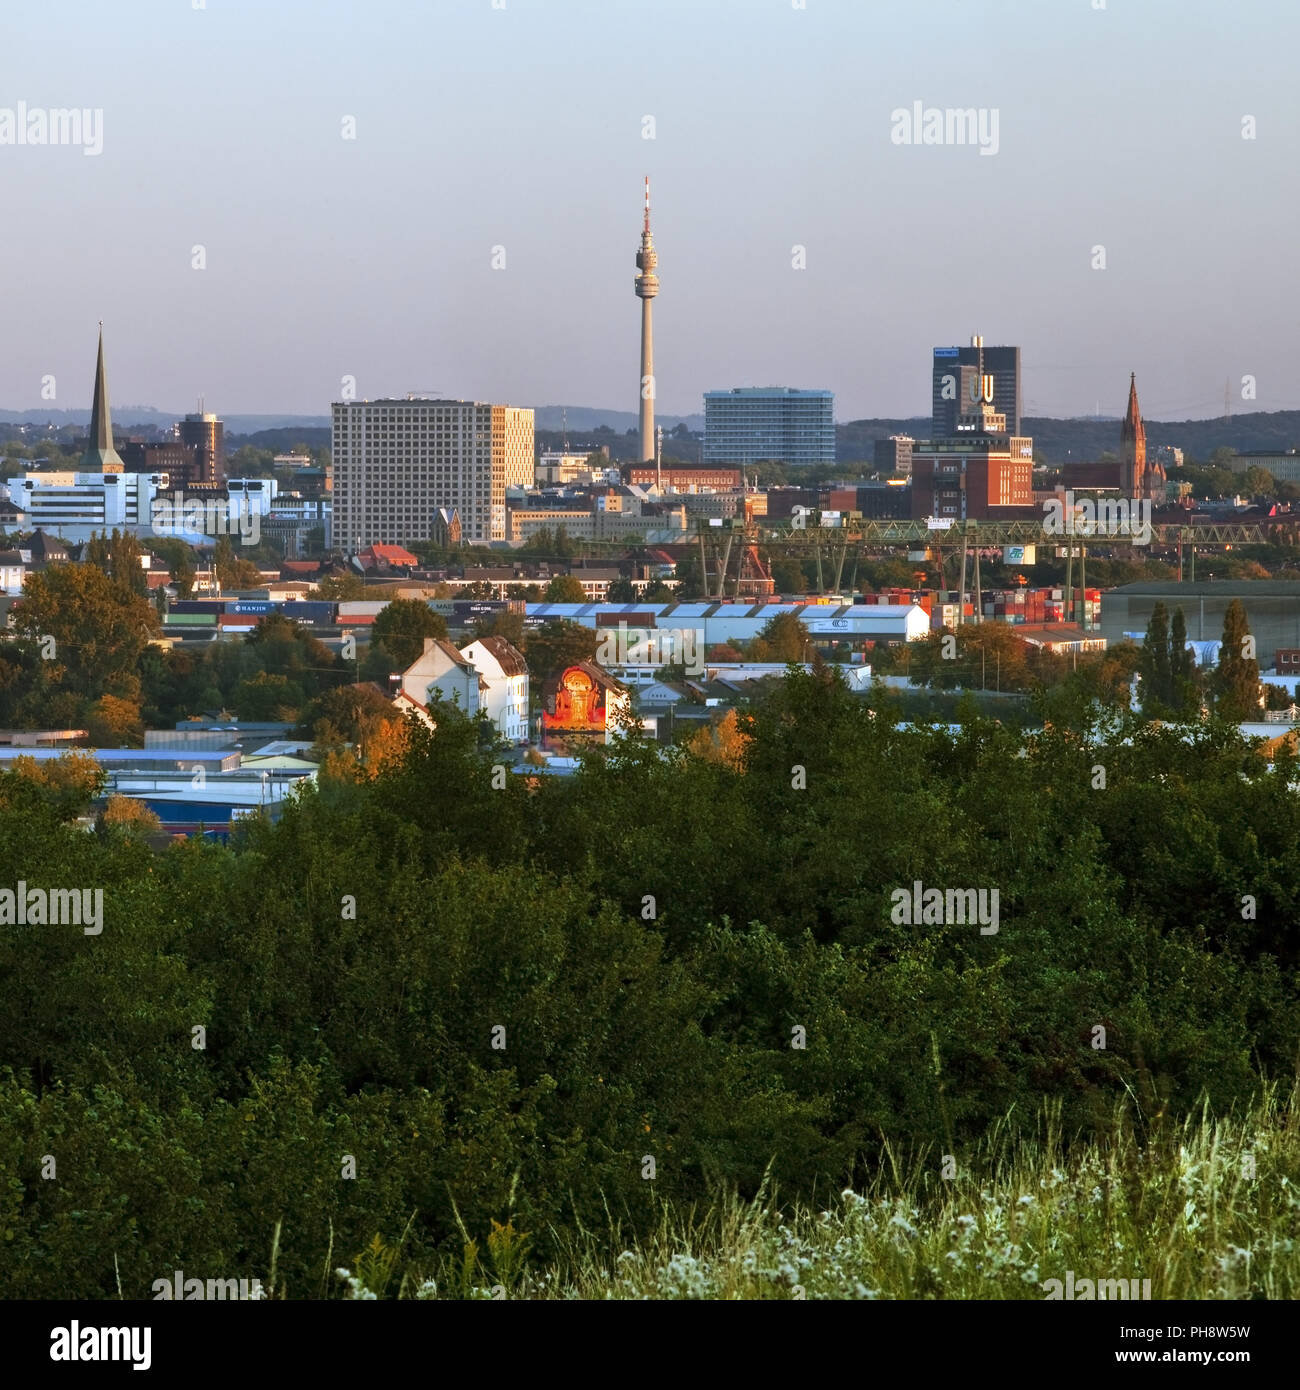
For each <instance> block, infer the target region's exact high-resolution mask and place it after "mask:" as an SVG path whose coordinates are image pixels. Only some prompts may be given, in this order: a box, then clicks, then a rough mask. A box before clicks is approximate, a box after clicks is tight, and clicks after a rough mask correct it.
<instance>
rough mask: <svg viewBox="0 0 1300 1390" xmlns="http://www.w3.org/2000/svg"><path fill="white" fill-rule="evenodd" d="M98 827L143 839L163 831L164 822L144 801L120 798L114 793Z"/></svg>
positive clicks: (125, 797) (129, 797)
mask: <svg viewBox="0 0 1300 1390" xmlns="http://www.w3.org/2000/svg"><path fill="white" fill-rule="evenodd" d="M97 827H98V828H101V829H102V828H109V829H113V830H118V831H120V832H121V833H123V834H126V835H131V836H141V837H143V836H148V835H157V834H158V833H159V832H160V831H161V830H162V822H161V821H160V820H159V819H158V817H157V816H156V815H155V814H154V813H153V812H152V811H151V810H150V809H149V808H148V807H147V806H146V805H145V804H144V802H143V801H137V800H136V799H135V797H133V796H119V795H118V794H117V793H116V792H114V793H113V794H112V795H111V796H110V797H109V798H108V804H107V805H106V806H105V807H104V809H103V810H102V811H101V812H100V814H99V819H98V822H97Z"/></svg>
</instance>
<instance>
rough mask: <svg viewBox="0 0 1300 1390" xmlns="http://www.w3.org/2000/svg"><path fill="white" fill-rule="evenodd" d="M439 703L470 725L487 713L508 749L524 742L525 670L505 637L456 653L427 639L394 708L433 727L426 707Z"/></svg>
mask: <svg viewBox="0 0 1300 1390" xmlns="http://www.w3.org/2000/svg"><path fill="white" fill-rule="evenodd" d="M437 699H441V700H445V701H447V702H448V703H449V704H456V705H458V706H459V707H460V709H461V710H462V711H463V712H464V713H465V714H467V715H468V716H469V717H470V718H471V719H472V718H473V717H474V716H475V715H477V714H479V713H480V712H482V713H485V714H486V715H487V716H488V718H489V719H490V720H491V721H492V723H493V725H494V727H495V728H496V731H497V733H499V734H500V735H501V737H502V738H504V739H508V740H509V741H510V742H511V743H525V742H527V740H528V665H527V663H526V662H525V661H524V658H523V655H522V654H521V653H520V652H518V651H516V649H515V648H514V647H513V646H511V644H510V643H509V642H507V641H506V639H505V638H504V637H480V638H478V639H476V640H475V641H473V642H470V643H468V644H467V645H466V646H465V647H463V648H462V649H461V650H460V651H457V650H456V648H455V647H454V646H452V644H451V643H450V642H446V641H443V640H442V639H440V638H436V637H426V638H425V639H424V651H423V652H422V653H421V654H420V655H419V656H418V657H416V659H415V660H414V661H413V662H412V663H411V665H410V666H408V667H407V669H406V670H405V671H403V672H402V677H401V688H400V690H399V691H398V693H397V696H396V698H395V699H394V704H396V705H397V707H398V708H399V709H402V710H413V711H414V712H415V713H416V714H417V715H418V716H419V717H420V718H421V719H423V720H424V721H425V723H428V724H431V723H432V722H433V721H432V719H431V718H430V716H429V710H428V706H429V702H430V700H437Z"/></svg>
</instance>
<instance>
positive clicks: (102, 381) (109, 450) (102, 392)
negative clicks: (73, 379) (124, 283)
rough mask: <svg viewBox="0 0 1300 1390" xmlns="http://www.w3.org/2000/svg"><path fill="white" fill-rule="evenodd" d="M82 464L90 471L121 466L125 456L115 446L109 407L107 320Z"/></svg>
mask: <svg viewBox="0 0 1300 1390" xmlns="http://www.w3.org/2000/svg"><path fill="white" fill-rule="evenodd" d="M81 466H82V467H83V468H84V469H85V470H86V471H87V472H88V473H102V472H104V471H105V469H106V468H107V469H109V470H110V471H111V470H112V469H113V468H117V469H118V470H120V469H121V468H122V467H123V464H122V460H121V459H120V458H119V457H118V454H117V450H116V449H115V448H114V447H113V417H112V415H111V414H110V413H109V409H108V377H107V376H106V375H105V373H104V324H103V322H102V321H101V322H100V325H99V359H98V361H97V362H96V364H95V395H94V398H93V399H92V401H91V403H90V439H89V441H88V443H87V444H86V452H85V453H84V454H82V456H81Z"/></svg>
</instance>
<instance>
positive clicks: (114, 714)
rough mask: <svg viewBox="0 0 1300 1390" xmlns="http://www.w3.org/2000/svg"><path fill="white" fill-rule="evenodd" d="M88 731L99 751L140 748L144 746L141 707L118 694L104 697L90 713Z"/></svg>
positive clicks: (88, 712)
mask: <svg viewBox="0 0 1300 1390" xmlns="http://www.w3.org/2000/svg"><path fill="white" fill-rule="evenodd" d="M86 731H87V733H88V734H89V735H90V741H91V743H93V744H94V745H95V747H96V748H139V747H140V746H141V745H142V744H143V743H144V724H143V723H142V722H141V719H140V706H139V705H138V704H136V703H135V702H134V701H131V700H124V699H120V698H119V697H118V696H116V695H101V696H100V697H99V699H98V700H96V701H95V703H94V704H93V705H91V707H90V709H89V710H88V711H87V714H86Z"/></svg>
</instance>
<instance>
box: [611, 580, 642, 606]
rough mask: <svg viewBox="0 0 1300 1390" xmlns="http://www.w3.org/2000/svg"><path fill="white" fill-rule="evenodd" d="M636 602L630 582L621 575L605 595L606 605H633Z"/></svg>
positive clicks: (634, 590)
mask: <svg viewBox="0 0 1300 1390" xmlns="http://www.w3.org/2000/svg"><path fill="white" fill-rule="evenodd" d="M636 600H637V594H636V589H635V587H634V586H633V584H632V581H631V580H630V579H625V578H624V577H623V576H622V575H620V576H619V577H618V578H617V579H616V580H614V582H613V583H612V584H611V585H610V586H609V588H608V590H607V591H606V593H605V602H606V603H635V602H636Z"/></svg>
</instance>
